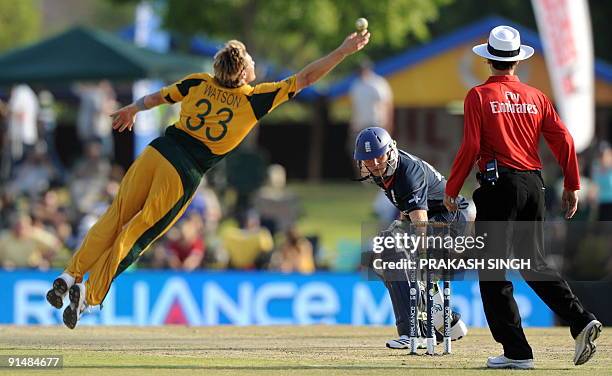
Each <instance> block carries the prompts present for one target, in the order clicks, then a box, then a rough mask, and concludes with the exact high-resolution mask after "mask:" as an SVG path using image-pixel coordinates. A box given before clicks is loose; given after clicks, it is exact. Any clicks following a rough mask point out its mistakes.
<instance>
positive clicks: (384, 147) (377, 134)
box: [353, 127, 393, 161]
mask: <svg viewBox="0 0 612 376" xmlns="http://www.w3.org/2000/svg"><path fill="white" fill-rule="evenodd" d="M392 146H393V139H392V138H391V135H390V134H389V132H387V131H386V130H385V129H384V128H380V127H369V128H366V129H364V130H362V131H361V132H359V134H358V135H357V139H356V140H355V153H354V154H353V158H354V159H355V160H356V161H366V160H370V159H374V158H378V157H380V156H381V155H383V154H385V153H386V152H388V151H389V149H390V148H391V147H392Z"/></svg>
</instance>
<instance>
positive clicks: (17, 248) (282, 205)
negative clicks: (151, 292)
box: [0, 81, 316, 273]
mask: <svg viewBox="0 0 612 376" xmlns="http://www.w3.org/2000/svg"><path fill="white" fill-rule="evenodd" d="M74 94H75V95H76V96H77V97H78V98H79V109H78V115H77V117H76V131H77V132H76V133H77V135H78V140H79V143H80V145H79V146H80V149H82V150H83V152H82V155H81V156H80V158H79V159H78V160H77V161H76V162H75V163H73V164H72V165H70V166H66V165H64V164H63V163H62V162H61V158H59V156H58V151H57V150H55V148H54V145H55V142H54V130H55V127H56V114H55V113H54V103H53V102H54V100H53V95H52V94H51V93H50V92H48V91H41V92H40V93H38V94H36V93H35V92H34V91H33V90H32V89H31V88H30V87H28V86H27V85H17V86H15V87H13V89H12V90H11V95H10V98H9V100H8V103H6V104H3V105H2V107H1V108H0V109H1V110H2V128H1V129H2V132H0V137H1V139H2V152H1V161H2V163H1V167H2V168H1V170H0V267H3V268H8V269H10V268H38V269H47V268H50V267H57V268H62V267H64V266H65V264H66V262H67V261H68V259H69V258H70V256H71V254H72V252H73V251H75V250H77V249H78V247H79V245H80V244H81V242H82V240H83V238H84V236H85V234H86V233H87V231H88V229H89V228H90V227H91V226H92V225H93V224H94V223H95V222H96V220H97V219H98V218H99V217H100V216H101V215H102V214H103V213H104V212H105V210H106V208H107V207H108V206H109V205H110V203H111V202H112V200H113V198H114V196H115V195H116V194H117V191H118V189H119V184H120V182H121V179H122V177H123V175H124V174H125V171H124V169H123V168H122V167H120V166H119V165H118V164H114V163H113V158H112V156H113V137H112V128H111V118H110V114H111V113H112V112H113V111H114V110H115V109H116V108H117V102H116V99H115V94H114V91H113V88H112V86H111V85H110V84H109V83H108V82H106V81H103V82H100V83H95V84H89V83H88V84H79V85H77V86H75V87H74ZM205 180H206V179H205ZM285 180H286V178H285V171H284V169H283V167H282V166H279V165H272V166H269V167H268V168H267V179H266V183H265V184H263V186H261V187H260V188H259V189H257V190H255V191H253V192H250V194H249V197H247V198H241V197H239V198H238V199H237V200H235V201H239V204H240V205H236V204H233V205H226V203H225V200H224V199H220V197H219V196H218V194H217V191H216V190H215V189H212V188H211V187H210V186H209V185H207V184H206V181H204V182H203V183H202V185H201V186H200V187H199V189H198V190H197V192H196V194H195V196H194V198H193V201H192V203H191V205H190V206H189V208H188V210H187V211H186V213H185V214H184V215H183V216H182V218H181V219H180V220H179V222H178V223H177V224H176V225H175V226H174V227H173V228H172V229H171V230H170V231H169V232H168V233H167V234H166V235H165V236H164V237H163V238H162V239H160V240H158V241H157V242H155V244H154V245H153V246H152V247H151V249H150V250H149V251H148V252H146V253H145V254H144V255H143V257H142V258H141V260H140V261H139V263H138V264H137V265H136V266H135V267H138V268H142V267H152V268H169V269H176V270H186V271H191V270H195V269H200V268H213V269H226V268H233V269H243V270H244V269H267V270H277V271H282V272H300V273H311V272H313V271H314V270H315V249H314V245H316V240H315V239H310V240H309V239H307V238H306V237H304V236H303V235H301V234H300V233H299V231H298V230H297V228H296V226H295V222H296V221H297V219H298V214H299V210H300V209H299V203H298V200H297V197H296V196H295V195H293V194H291V193H290V192H289V191H287V189H286V187H285V184H286V181H285ZM230 196H231V195H230ZM238 196H241V195H240V190H238Z"/></svg>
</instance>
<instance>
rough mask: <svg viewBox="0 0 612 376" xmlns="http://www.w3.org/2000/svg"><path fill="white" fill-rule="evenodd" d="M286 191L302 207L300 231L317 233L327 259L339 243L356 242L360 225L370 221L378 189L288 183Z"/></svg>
mask: <svg viewBox="0 0 612 376" xmlns="http://www.w3.org/2000/svg"><path fill="white" fill-rule="evenodd" d="M289 189H290V190H291V191H293V192H295V193H296V194H297V195H299V197H300V199H301V200H302V205H303V207H304V215H303V217H302V218H301V219H300V220H299V222H298V226H299V228H300V230H301V231H302V232H303V233H305V234H318V235H319V236H320V238H321V242H322V245H323V247H324V248H325V250H326V251H327V252H328V254H329V257H330V258H333V256H334V255H335V252H336V250H337V246H338V242H340V241H341V240H348V241H353V242H359V241H360V239H361V224H362V223H364V222H366V221H371V220H372V219H373V218H374V216H373V211H372V204H373V201H374V197H375V196H376V192H377V190H378V188H377V187H375V186H374V185H372V184H362V183H357V182H355V183H321V184H307V183H301V184H290V185H289Z"/></svg>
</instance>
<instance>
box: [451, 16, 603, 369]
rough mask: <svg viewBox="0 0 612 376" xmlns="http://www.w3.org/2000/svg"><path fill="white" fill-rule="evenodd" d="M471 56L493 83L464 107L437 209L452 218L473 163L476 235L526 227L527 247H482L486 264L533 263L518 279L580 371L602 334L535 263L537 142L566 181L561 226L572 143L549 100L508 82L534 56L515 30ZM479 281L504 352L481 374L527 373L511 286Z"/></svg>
mask: <svg viewBox="0 0 612 376" xmlns="http://www.w3.org/2000/svg"><path fill="white" fill-rule="evenodd" d="M473 51H474V53H476V54H477V55H479V56H482V57H484V58H485V59H487V60H488V64H489V66H490V69H491V73H492V75H491V77H489V79H488V80H487V81H486V82H485V83H484V84H482V85H479V86H476V87H474V88H472V89H471V90H470V91H469V92H468V94H467V97H466V99H465V104H464V106H465V118H464V134H463V143H462V145H461V148H460V150H459V152H458V153H457V156H456V158H455V161H454V163H453V167H452V170H451V174H450V178H449V179H448V183H447V185H446V191H445V192H446V194H445V198H444V204H445V205H446V207H447V208H448V209H449V210H450V211H454V210H457V204H456V201H455V200H456V198H457V196H458V194H459V191H460V190H461V187H462V186H463V182H464V181H465V179H466V177H467V176H468V174H469V173H470V171H471V169H472V166H473V164H474V162H475V161H478V168H479V170H480V172H479V173H478V175H477V177H478V181H479V183H480V187H479V188H478V189H476V191H474V194H473V199H474V202H475V204H476V209H477V214H476V221H477V223H476V224H477V229H478V230H479V231H482V229H483V228H488V229H493V230H495V229H497V230H499V228H500V226H501V227H503V229H504V231H507V230H508V229H509V228H510V226H514V227H512V228H516V227H520V228H523V229H528V230H529V229H530V226H531V231H527V234H529V239H525V238H521V239H519V238H517V237H516V236H514V235H516V234H515V233H512V235H513V237H512V238H511V239H512V243H508V244H507V246H506V247H502V248H503V249H502V250H499V247H498V248H497V249H495V247H493V246H491V247H488V246H487V247H486V248H485V249H486V252H487V256H488V257H489V256H491V254H492V255H496V252H499V254H500V256H502V257H504V258H505V257H507V256H508V255H509V252H510V249H512V248H513V249H514V253H515V256H517V253H518V254H519V255H526V256H527V257H529V258H532V259H535V260H537V261H536V263H535V265H534V264H533V263H532V268H531V269H530V270H524V271H521V274H522V275H523V278H525V279H526V281H527V283H528V284H529V286H530V287H531V288H532V289H533V290H534V291H535V292H536V294H537V295H538V296H539V297H540V298H541V299H542V300H543V301H544V302H545V303H546V304H547V305H548V306H549V307H550V308H551V309H552V310H553V311H554V312H555V313H556V314H557V315H559V316H560V317H561V318H562V319H563V320H565V321H567V322H568V323H569V325H570V332H571V334H572V337H573V338H574V340H575V342H576V343H575V345H576V347H575V355H574V364H575V365H580V364H584V363H585V362H587V361H588V360H589V359H590V358H591V357H592V356H593V354H594V353H595V342H594V341H595V339H596V338H597V337H598V336H599V334H600V332H601V323H600V322H599V321H597V320H596V319H595V316H593V314H591V313H590V312H588V311H586V310H585V309H584V308H583V306H582V304H581V303H580V301H579V300H578V298H577V297H576V296H575V295H574V294H573V293H572V291H571V290H570V287H569V286H568V284H567V282H566V281H565V280H563V279H562V278H561V277H560V276H559V274H557V273H556V272H554V271H553V270H552V269H550V268H549V267H548V266H546V263H545V262H544V259H543V257H542V252H543V241H542V238H543V231H544V230H543V220H544V212H545V208H544V184H543V180H542V176H541V173H540V170H541V168H542V164H541V162H540V158H539V156H538V142H539V138H540V134H542V135H543V136H544V138H545V140H546V142H547V143H548V146H549V147H550V149H551V150H552V152H553V153H554V155H555V157H556V159H557V161H558V163H559V165H560V166H561V168H562V170H563V174H564V176H565V185H564V187H565V188H564V191H563V196H562V202H563V207H564V209H565V210H566V213H565V216H566V218H567V219H569V218H571V217H572V216H573V215H574V213H575V212H576V209H577V204H578V196H577V191H578V190H579V189H580V181H579V175H578V164H577V160H576V152H575V150H574V142H573V140H572V137H571V136H570V134H569V132H568V131H567V129H566V128H565V126H564V125H563V123H562V122H561V120H560V119H559V116H558V115H557V113H556V112H555V110H554V108H553V106H552V104H551V102H550V100H549V99H548V98H547V97H546V96H545V95H544V94H542V93H541V92H540V91H539V90H537V89H535V88H532V87H530V86H528V85H526V84H524V83H521V82H520V81H519V79H518V77H517V76H516V75H515V69H516V66H517V64H518V62H519V61H520V60H525V59H527V58H529V57H531V56H532V55H533V48H531V47H529V46H525V45H521V42H520V35H519V32H518V31H517V30H515V29H513V28H511V27H508V26H498V27H496V28H494V29H493V30H492V31H491V33H490V35H489V40H488V43H485V44H481V45H478V46H475V47H474V48H473ZM494 221H495V222H494ZM493 223H495V225H492V224H493ZM485 226H488V227H485ZM491 226H493V227H494V228H492V227H491ZM489 240H492V239H491V237H489ZM489 252H490V253H489ZM479 274H480V293H481V296H482V303H483V306H484V311H485V315H486V317H487V322H488V324H489V328H490V330H491V333H492V334H493V338H494V339H495V340H496V341H497V342H499V343H501V345H502V346H503V349H504V353H503V354H502V355H500V356H497V357H490V358H489V359H488V361H487V367H489V368H524V369H530V368H533V353H532V350H531V347H530V346H529V344H528V343H527V339H526V338H525V334H524V333H523V328H522V326H521V317H520V315H519V310H518V307H517V304H516V301H515V300H514V297H513V286H512V282H510V281H508V280H507V279H506V277H505V272H504V271H503V270H502V271H480V273H479Z"/></svg>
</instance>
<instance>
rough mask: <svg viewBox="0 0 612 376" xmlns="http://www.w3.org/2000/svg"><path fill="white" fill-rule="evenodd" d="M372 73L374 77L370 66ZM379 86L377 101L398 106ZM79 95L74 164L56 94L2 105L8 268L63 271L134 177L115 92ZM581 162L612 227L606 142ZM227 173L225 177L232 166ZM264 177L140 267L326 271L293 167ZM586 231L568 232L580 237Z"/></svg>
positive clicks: (1, 183) (217, 192) (207, 187)
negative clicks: (62, 150) (118, 155)
mask: <svg viewBox="0 0 612 376" xmlns="http://www.w3.org/2000/svg"><path fill="white" fill-rule="evenodd" d="M362 69H363V71H364V72H368V67H367V66H364V67H363V68H362ZM364 75H365V77H366V78H368V77H369V78H368V79H371V77H370V76H368V75H367V74H365V73H364ZM364 85H365V84H364ZM372 87H373V89H372V90H371V91H372V93H373V94H372V95H371V96H378V97H380V98H381V100H382V101H383V102H384V101H388V99H387V98H388V96H385V95H382V94H381V95H378V94H376V93H377V91H376V90H374V89H376V88H375V87H374V86H372ZM73 92H74V94H75V95H76V96H77V97H78V98H79V109H78V114H77V116H76V133H77V135H78V140H79V143H80V149H81V150H82V151H83V152H82V153H81V155H80V158H79V159H78V160H77V161H76V162H75V163H73V164H71V165H65V164H64V163H62V161H61V158H59V155H58V150H55V142H54V131H55V128H56V122H57V121H56V118H57V116H56V113H55V110H54V109H55V105H54V99H53V95H52V94H51V93H50V92H48V91H41V92H39V93H35V92H34V91H33V90H32V89H31V88H30V87H28V86H27V85H17V86H15V87H13V89H12V90H11V93H10V98H9V99H8V102H7V103H2V102H0V113H1V115H2V116H1V118H2V121H1V122H0V126H1V128H0V129H1V130H2V131H1V132H0V138H1V140H2V148H1V153H0V154H1V163H0V267H4V268H38V269H46V268H50V267H58V268H62V267H63V266H65V264H66V262H67V261H68V259H69V258H70V256H71V254H72V252H73V251H75V250H76V249H78V247H79V244H80V243H81V242H82V240H83V238H84V236H85V234H86V233H87V230H88V229H89V228H90V227H91V226H92V225H93V224H94V223H95V222H96V220H97V219H98V218H99V217H100V216H101V215H102V214H103V213H104V212H105V210H106V208H107V207H108V206H109V204H110V203H111V202H112V200H113V198H114V196H115V195H116V193H117V191H118V189H119V184H120V182H121V179H122V177H123V175H124V173H125V171H124V169H123V168H122V167H121V166H120V165H118V164H114V163H113V150H114V149H113V137H112V129H111V122H110V116H109V115H110V114H111V113H112V112H113V111H114V110H115V109H116V108H117V101H116V98H115V93H114V91H113V88H112V86H111V85H110V83H108V82H106V81H103V82H100V83H95V84H79V85H76V86H75V87H74V88H73ZM360 92H361V93H363V92H365V90H361V91H360ZM385 108H386V107H385ZM362 112H363V111H362ZM379 112H381V113H387V112H385V111H379ZM256 157H257V153H254V152H251V154H249V153H248V152H247V153H245V154H244V155H243V157H242V159H241V157H240V156H238V157H237V158H235V161H234V162H231V163H239V164H241V165H242V167H241V168H242V170H244V171H248V172H249V173H254V172H255V171H257V170H258V168H256V167H253V168H250V167H249V166H246V165H244V164H246V163H254V161H257V158H256ZM229 163H230V162H228V164H229ZM580 163H581V173H582V177H581V181H582V189H581V191H580V195H581V197H580V206H579V209H580V210H579V212H578V214H577V218H576V219H575V220H574V221H573V223H575V224H573V225H572V226H578V227H580V226H584V223H586V221H591V222H592V221H594V220H598V221H612V147H611V146H610V145H609V144H608V143H606V142H600V143H599V146H598V148H597V150H596V152H595V153H593V154H592V157H591V158H589V159H588V160H587V159H586V158H585V157H584V156H580ZM219 170H220V172H217V173H218V174H223V168H221V169H219ZM213 174H214V171H213ZM242 175H248V174H247V173H245V174H242ZM263 175H264V179H262V180H264V181H262V184H261V185H257V184H256V185H253V184H250V183H249V182H248V181H244V180H237V181H234V182H232V184H234V186H235V187H236V189H235V190H234V193H235V194H234V196H235V197H234V199H233V200H228V199H227V196H228V195H227V194H225V192H224V189H223V188H222V189H219V187H218V186H215V184H214V181H213V180H214V175H213V177H212V178H210V179H209V184H207V182H206V179H205V181H204V182H203V183H202V185H201V186H200V188H199V189H198V191H197V192H196V194H195V197H194V199H193V202H192V204H191V205H190V207H189V209H188V210H187V212H186V213H185V214H184V215H183V217H182V218H181V219H180V220H179V222H178V223H177V224H176V225H175V226H174V227H173V228H172V229H171V230H170V231H169V232H168V233H167V234H166V235H165V236H164V237H163V238H162V239H160V240H158V241H157V242H155V243H154V245H153V246H152V247H151V249H150V250H149V251H148V252H146V253H145V254H143V256H142V258H141V260H140V261H139V263H138V264H137V267H139V268H142V267H151V268H169V269H176V270H186V271H191V270H195V269H201V268H208V269H227V268H233V269H242V270H244V269H263V270H276V271H282V272H300V273H311V272H313V271H314V270H315V269H317V268H318V267H320V265H318V263H317V260H318V259H319V258H320V257H318V256H320V255H319V251H318V239H317V238H316V237H305V236H303V235H302V234H300V232H299V231H298V230H297V228H296V222H297V220H298V217H299V214H300V204H299V200H298V197H297V196H296V195H295V194H292V193H291V192H290V191H288V190H287V188H286V174H285V171H284V168H283V167H282V166H279V165H271V166H269V167H267V168H264V172H263ZM226 180H231V179H226ZM254 186H255V187H257V189H253V187H254ZM241 187H242V188H241ZM549 188H552V189H550V190H549V191H552V192H553V194H550V192H549V194H548V196H549V198H550V199H549V200H548V203H547V206H548V207H549V208H552V212H554V211H555V210H556V209H555V208H556V206H558V203H559V200H558V196H559V195H560V194H557V193H554V192H560V191H561V189H562V180H561V179H559V180H558V182H557V183H553V184H549ZM229 196H230V197H231V195H229ZM228 201H229V203H228ZM232 201H233V202H232ZM386 202H387V201H386V200H381V197H378V198H377V201H376V202H375V203H374V205H373V208H374V209H373V212H374V213H376V215H378V216H379V219H380V220H381V222H382V221H387V222H389V221H392V220H393V218H395V216H396V215H397V213H396V212H395V210H394V208H389V207H385V206H384V205H383V204H384V203H386ZM558 211H559V212H560V210H558ZM578 227H574V228H573V229H570V230H568V233H570V234H571V233H575V234H579V232H580V231H581V229H580V228H578ZM564 239H565V240H564V242H565V244H566V245H572V242H574V241H575V242H580V241H581V240H580V239H581V238H580V235H576V236H575V237H573V238H572V236H571V235H568V236H566V237H564ZM590 247H591V246H590ZM605 247H606V245H605V244H604V248H605ZM575 248H576V249H579V248H580V246H579V245H576V247H575ZM591 248H593V247H591ZM611 268H612V266H611Z"/></svg>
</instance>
